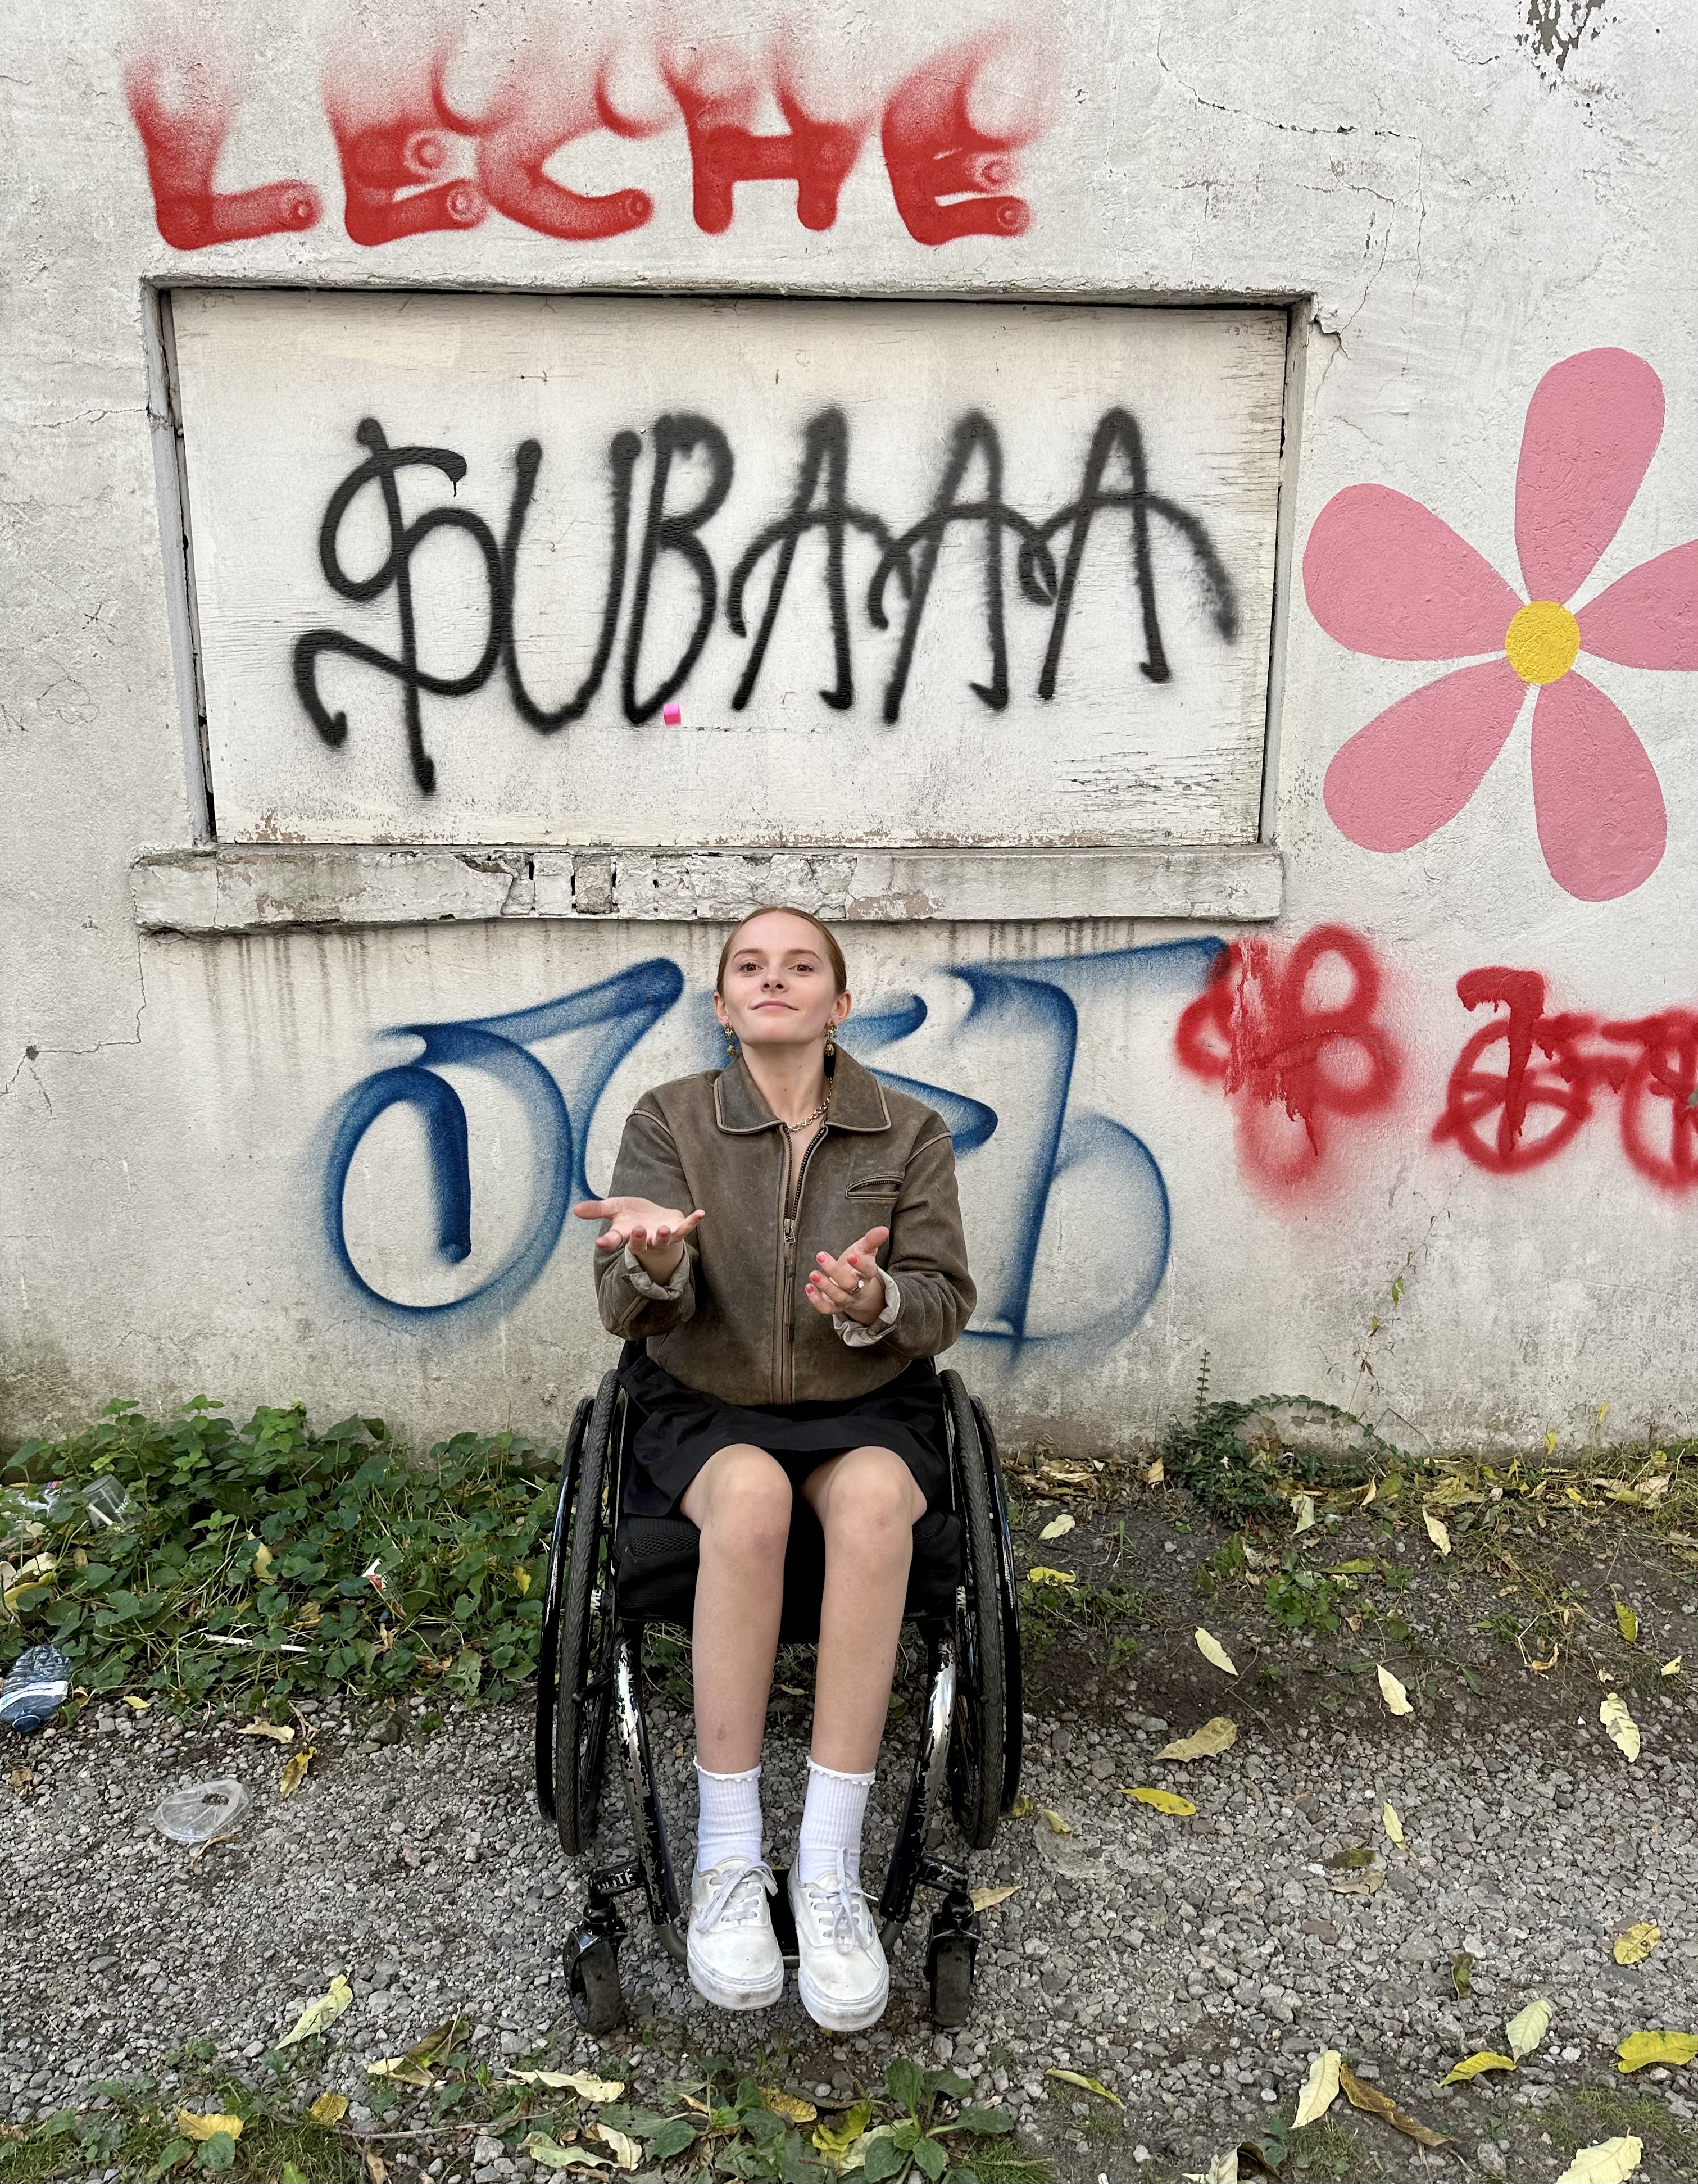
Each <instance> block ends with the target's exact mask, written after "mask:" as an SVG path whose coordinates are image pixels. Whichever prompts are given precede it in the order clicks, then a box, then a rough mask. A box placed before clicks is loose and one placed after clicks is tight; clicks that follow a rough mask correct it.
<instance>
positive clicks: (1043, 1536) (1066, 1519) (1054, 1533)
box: [1038, 1509, 1073, 1540]
mask: <svg viewBox="0 0 1698 2184" xmlns="http://www.w3.org/2000/svg"><path fill="white" fill-rule="evenodd" d="M1072 1529H1073V1519H1072V1517H1070V1516H1069V1515H1068V1513H1067V1512H1066V1510H1065V1509H1064V1510H1063V1511H1062V1512H1061V1515H1060V1516H1059V1517H1052V1518H1050V1519H1049V1523H1048V1524H1046V1525H1045V1526H1044V1529H1043V1530H1042V1531H1041V1532H1040V1533H1039V1534H1038V1538H1039V1539H1040V1540H1060V1539H1064V1538H1065V1537H1066V1535H1067V1534H1068V1533H1069V1532H1071V1531H1072Z"/></svg>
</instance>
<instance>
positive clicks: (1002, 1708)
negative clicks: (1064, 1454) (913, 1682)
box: [943, 1373, 1008, 1850]
mask: <svg viewBox="0 0 1698 2184" xmlns="http://www.w3.org/2000/svg"><path fill="white" fill-rule="evenodd" d="M943 1382H944V1394H945V1396H946V1397H947V1399H948V1401H949V1421H950V1424H951V1425H952V1426H953V1428H954V1429H955V1475H956V1477H957V1479H959V1480H960V1511H959V1514H960V1519H961V1533H962V1547H963V1554H962V1564H963V1567H962V1573H961V1581H962V1585H963V1587H964V1589H965V1591H966V1613H965V1614H964V1615H963V1616H962V1618H961V1628H960V1630H959V1631H958V1632H957V1634H956V1649H955V1650H956V1663H955V1674H956V1683H955V1725H954V1728H953V1730H952V1732H951V1734H950V1737H949V1797H950V1802H951V1804H952V1805H953V1807H954V1808H955V1822H956V1825H957V1826H958V1827H959V1828H960V1831H961V1833H962V1835H963V1836H966V1840H967V1841H968V1843H969V1844H970V1845H971V1847H972V1848H973V1849H974V1850H988V1849H989V1847H990V1846H991V1844H992V1843H993V1842H994V1841H995V1840H996V1824H997V1821H998V1820H999V1819H1000V1817H1001V1814H1002V1776H1003V1756H1004V1752H1005V1746H1006V1741H1007V1733H1008V1731H1007V1691H1008V1680H1007V1676H1008V1671H1007V1663H1006V1659H1005V1653H1004V1646H1003V1627H1004V1626H1003V1609H1002V1599H1001V1590H1000V1585H999V1574H998V1560H999V1545H1000V1543H999V1539H998V1536H997V1525H996V1518H995V1515H994V1511H993V1507H992V1502H991V1484H990V1467H989V1463H988V1457H987V1456H986V1452H985V1450H984V1447H983V1443H982V1441H981V1440H980V1437H979V1429H978V1422H977V1419H976V1418H974V1416H973V1409H972V1404H971V1401H970V1400H969V1398H968V1396H967V1391H966V1387H965V1386H964V1385H962V1381H961V1376H960V1373H944V1375H943Z"/></svg>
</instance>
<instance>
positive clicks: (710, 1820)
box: [696, 1760, 760, 1873]
mask: <svg viewBox="0 0 1698 2184" xmlns="http://www.w3.org/2000/svg"><path fill="white" fill-rule="evenodd" d="M696 1788H697V1791H698V1792H699V1796H700V1798H701V1817H700V1819H699V1821H698V1823H697V1825H696V1871H697V1872H698V1873H708V1872H710V1871H711V1870H712V1869H713V1868H714V1867H715V1866H716V1865H717V1864H719V1863H720V1861H721V1858H747V1859H748V1860H749V1864H751V1865H759V1864H760V1768H759V1767H751V1768H749V1769H747V1771H746V1772H745V1773H743V1774H741V1775H710V1774H709V1772H708V1770H707V1769H706V1768H705V1767H704V1766H703V1764H702V1763H701V1761H700V1760H698V1761H697V1762H696Z"/></svg>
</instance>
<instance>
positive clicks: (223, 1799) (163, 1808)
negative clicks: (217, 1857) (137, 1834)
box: [148, 1775, 253, 1843]
mask: <svg viewBox="0 0 1698 2184" xmlns="http://www.w3.org/2000/svg"><path fill="white" fill-rule="evenodd" d="M252 1802H253V1800H252V1798H251V1797H249V1796H248V1791H247V1788H246V1786H244V1785H243V1784H242V1783H240V1782H238V1781H237V1779H236V1777H235V1776H234V1775H215V1776H214V1778H213V1780H211V1781H209V1782H191V1783H190V1784H189V1786H188V1787H187V1789H186V1790H173V1791H171V1793H170V1796H169V1797H161V1798H160V1800H159V1803H158V1804H157V1805H155V1806H154V1808H153V1811H152V1812H151V1813H150V1814H148V1818H149V1819H151V1820H152V1821H153V1825H154V1826H155V1827H156V1828H157V1829H158V1830H159V1833H160V1834H161V1835H162V1836H170V1840H171V1841H173V1842H180V1843H207V1842H210V1841H212V1840H213V1838H214V1836H229V1835H234V1834H235V1832H236V1830H237V1828H239V1827H240V1826H241V1825H242V1821H243V1819H245V1818H246V1816H247V1813H248V1806H249V1805H250V1804H251V1803H252Z"/></svg>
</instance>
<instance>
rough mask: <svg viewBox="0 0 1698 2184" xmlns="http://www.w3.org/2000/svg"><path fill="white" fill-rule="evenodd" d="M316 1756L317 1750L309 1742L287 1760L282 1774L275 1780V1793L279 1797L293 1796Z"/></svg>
mask: <svg viewBox="0 0 1698 2184" xmlns="http://www.w3.org/2000/svg"><path fill="white" fill-rule="evenodd" d="M317 1757H318V1754H317V1752H315V1750H314V1749H313V1747H312V1746H311V1745H310V1744H309V1746H308V1747H307V1748H306V1750H305V1751H304V1752H296V1753H295V1755H294V1757H293V1758H292V1759H290V1760H288V1761H287V1763H286V1764H285V1766H284V1769H283V1771H282V1774H281V1775H280V1776H279V1777H278V1780H277V1794H278V1796H279V1797H293V1796H294V1794H295V1792H296V1791H297V1790H298V1789H299V1788H300V1786H301V1785H302V1783H303V1782H304V1781H305V1780H306V1779H307V1769H308V1768H309V1767H310V1766H311V1765H312V1763H313V1762H314V1760H315V1758H317Z"/></svg>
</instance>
